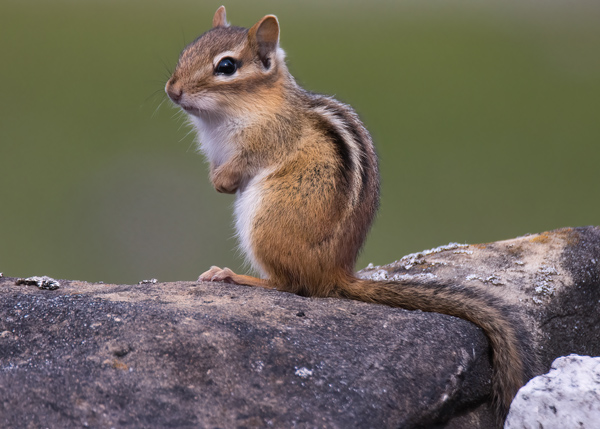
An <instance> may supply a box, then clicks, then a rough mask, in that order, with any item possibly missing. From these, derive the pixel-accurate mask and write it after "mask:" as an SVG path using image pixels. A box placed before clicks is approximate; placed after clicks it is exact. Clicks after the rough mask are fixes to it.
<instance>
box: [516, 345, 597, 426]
mask: <svg viewBox="0 0 600 429" xmlns="http://www.w3.org/2000/svg"><path fill="white" fill-rule="evenodd" d="M598 422H600V357H589V356H578V355H574V354H572V355H569V356H565V357H561V358H558V359H556V360H555V361H554V362H553V363H552V367H551V369H550V372H549V373H547V374H545V375H540V376H538V377H535V378H533V379H532V380H531V381H529V383H527V384H526V385H525V386H524V387H523V388H521V390H519V393H517V396H516V397H515V399H514V401H513V403H512V405H511V407H510V413H509V414H508V418H507V419H506V424H505V426H504V428H505V429H516V428H519V429H521V428H524V429H528V428H532V429H533V428H536V429H537V428H542V427H543V428H544V429H563V428H581V429H586V428H587V429H593V428H597V427H598Z"/></svg>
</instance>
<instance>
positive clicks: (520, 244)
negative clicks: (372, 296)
mask: <svg viewBox="0 0 600 429" xmlns="http://www.w3.org/2000/svg"><path fill="white" fill-rule="evenodd" d="M599 249H600V230H599V229H598V228H591V227H590V228H580V229H566V230H559V231H554V232H549V233H544V234H539V235H532V236H528V237H522V238H518V239H514V240H509V241H504V242H498V243H489V244H485V245H474V246H450V247H449V248H447V249H445V250H439V251H432V252H424V253H422V254H417V255H410V256H409V257H405V258H403V259H402V260H400V261H399V262H397V263H396V264H392V265H389V266H383V267H372V268H369V269H368V270H365V271H363V272H362V275H365V276H366V275H377V276H381V277H394V276H420V277H423V276H425V277H430V278H434V279H436V280H442V281H443V280H444V279H446V280H453V281H456V279H459V280H460V281H462V282H464V283H465V284H469V282H473V283H483V284H484V285H486V286H487V287H489V288H490V289H493V290H495V291H498V292H500V293H501V294H502V295H504V296H505V297H506V299H507V300H508V301H510V302H512V303H513V304H516V306H517V308H518V309H520V311H522V312H523V316H524V317H525V320H526V323H527V326H528V327H529V328H530V329H531V331H532V332H533V333H534V337H535V341H536V343H537V345H538V348H539V349H540V350H541V355H542V358H543V360H544V362H547V361H548V359H549V358H550V357H552V359H554V358H555V357H557V356H560V355H564V354H567V353H570V352H577V353H582V351H587V352H586V354H599V355H600V350H598V349H599V348H600V341H599V338H600V335H599V328H598V326H599V325H600V324H598V312H597V303H598V301H599V300H600V296H599V291H600V287H599V284H600V281H599V278H600V277H599V273H600V269H599V268H600V267H599V266H600V262H599V261H600V250H599ZM426 253H427V254H426ZM15 280H16V279H14V278H10V277H3V278H0V296H1V298H0V386H2V387H3V388H2V389H0V404H1V405H0V427H13V426H17V427H22V426H25V427H27V426H32V427H38V426H46V427H81V426H93V427H111V426H115V427H120V426H127V425H129V426H133V427H215V428H216V427H223V428H225V427H307V428H311V427H332V428H348V427H381V428H385V427H394V428H397V427H403V428H410V427H440V428H442V427H444V428H465V427H469V428H488V427H493V426H494V424H493V420H492V419H491V413H490V410H489V407H488V405H487V402H486V401H487V400H488V396H489V388H490V384H489V377H490V374H491V371H490V366H489V361H488V356H489V350H488V346H487V341H486V338H485V336H484V335H483V334H482V333H481V332H480V330H479V329H478V328H476V327H475V326H473V325H472V324H470V323H468V322H465V321H463V320H460V319H456V318H453V317H450V316H445V315H440V314H432V313H422V312H418V311H417V312H410V311H405V310H400V309H392V308H387V307H384V306H377V305H369V304H364V303H360V302H352V301H347V300H340V299H310V298H303V297H299V296H295V295H290V294H286V293H282V292H278V291H268V290H262V289H253V288H248V287H240V286H233V285H224V284H205V283H196V282H176V283H156V284H154V283H150V284H141V285H140V284H138V285H105V284H90V283H85V282H77V281H66V280H61V282H60V283H61V286H60V289H57V290H40V289H38V288H33V287H29V286H22V285H15ZM592 309H593V310H594V311H591V310H592ZM579 330H585V331H586V332H585V334H584V333H583V332H581V333H580V331H579ZM548 366H549V362H548V364H547V367H548ZM547 367H546V370H547Z"/></svg>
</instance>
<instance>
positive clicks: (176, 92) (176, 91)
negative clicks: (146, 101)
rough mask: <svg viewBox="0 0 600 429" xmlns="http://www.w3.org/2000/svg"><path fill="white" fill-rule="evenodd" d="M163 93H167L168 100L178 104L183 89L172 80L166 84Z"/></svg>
mask: <svg viewBox="0 0 600 429" xmlns="http://www.w3.org/2000/svg"><path fill="white" fill-rule="evenodd" d="M165 91H166V92H167V95H168V96H169V98H170V99H171V100H173V102H175V103H179V101H180V100H181V97H182V96H183V89H182V87H181V85H177V82H176V81H175V80H174V79H172V78H171V79H169V81H168V82H167V85H166V86H165Z"/></svg>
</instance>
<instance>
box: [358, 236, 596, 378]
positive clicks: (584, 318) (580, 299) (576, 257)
mask: <svg viewBox="0 0 600 429" xmlns="http://www.w3.org/2000/svg"><path fill="white" fill-rule="evenodd" d="M359 274H360V275H361V276H362V277H370V278H376V279H388V278H389V279H394V278H411V276H417V278H431V279H433V280H442V281H443V280H444V279H448V280H453V281H456V282H459V283H461V282H462V283H464V284H465V285H469V284H473V285H483V286H487V287H488V288H489V289H491V290H492V291H494V292H496V293H498V294H499V295H501V296H502V297H503V298H504V299H505V300H506V301H508V302H509V303H511V304H513V306H514V308H515V309H516V310H518V311H520V313H521V316H522V317H523V319H524V321H525V323H526V324H527V325H528V327H529V329H530V331H531V333H532V335H533V337H534V340H535V342H536V344H537V349H538V352H539V356H540V359H541V362H542V366H543V368H545V370H548V369H549V368H550V365H551V363H552V361H553V360H554V359H556V358H557V357H560V356H564V355H568V354H570V353H576V354H581V355H591V356H597V355H600V323H599V319H600V315H599V312H598V308H599V305H600V228H599V227H583V228H563V229H558V230H555V231H550V232H544V233H541V234H535V235H527V236H524V237H519V238H515V239H511V240H505V241H498V242H494V243H485V244H474V245H464V244H456V243H451V244H449V245H447V246H442V247H440V248H437V249H431V250H426V251H423V252H420V253H415V254H412V255H407V256H405V257H403V258H402V259H400V260H399V261H396V262H394V263H392V264H389V265H383V266H369V267H367V268H366V269H364V270H362V271H360V272H359Z"/></svg>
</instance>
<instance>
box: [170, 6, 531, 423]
mask: <svg viewBox="0 0 600 429" xmlns="http://www.w3.org/2000/svg"><path fill="white" fill-rule="evenodd" d="M166 92H167V94H168V96H169V97H170V98H171V100H172V101H173V102H175V103H176V104H177V105H179V106H180V107H181V108H182V109H183V110H185V111H186V112H187V113H188V114H189V117H190V120H191V123H192V124H193V126H194V127H195V128H196V129H197V132H198V136H199V141H200V145H201V146H200V147H201V150H202V151H203V152H204V154H205V155H206V157H207V158H208V160H209V162H210V180H211V181H212V184H213V186H214V187H215V189H216V190H217V191H219V192H225V193H237V199H236V203H235V217H236V229H237V234H238V237H239V240H240V242H241V248H242V249H243V250H244V252H245V254H246V256H247V257H248V259H249V260H250V262H251V263H252V266H253V267H254V268H255V269H256V270H257V271H258V272H259V273H260V274H261V277H262V278H256V277H251V276H247V275H240V274H235V273H234V272H232V271H231V270H229V269H228V268H224V269H221V268H218V267H214V266H213V267H211V268H210V270H208V271H206V272H205V273H204V274H202V275H201V276H200V278H199V280H201V281H225V282H229V283H236V284H240V285H249V286H261V287H265V288H273V289H277V290H282V291H287V292H293V293H297V294H300V295H304V296H312V297H343V298H349V299H354V300H359V301H364V302H371V303H379V304H385V305H389V306H392V307H402V308H405V309H408V310H422V311H429V312H437V313H444V314H449V315H452V316H456V317H460V318H463V319H466V320H468V321H471V322H473V323H475V324H476V325H478V326H479V327H481V328H482V329H483V331H484V332H485V334H486V335H487V337H488V339H489V341H490V343H491V347H492V362H493V381H492V384H493V402H494V404H495V406H496V409H497V413H498V415H499V417H500V418H501V419H502V418H504V416H505V415H506V413H507V412H508V408H509V405H510V403H511V401H512V399H513V397H514V395H515V394H516V392H517V390H518V389H519V388H520V387H521V386H522V385H523V384H524V383H525V382H527V380H528V379H529V378H530V377H531V376H532V375H533V371H534V367H535V363H534V358H533V357H532V356H533V353H532V352H531V346H530V344H529V343H528V340H527V339H526V334H525V332H524V329H523V328H522V327H521V324H520V321H519V320H518V318H516V317H515V316H513V315H511V313H510V311H511V310H510V308H509V307H508V306H506V305H505V304H503V303H502V301H501V300H499V299H498V298H495V297H494V296H492V295H490V294H489V293H488V292H487V291H485V290H483V289H480V288H466V287H464V286H460V285H441V284H437V283H431V282H427V283H426V282H423V283H420V282H417V283H411V284H409V283H405V282H397V281H393V282H392V281H382V282H379V281H371V280H362V279H358V278H357V277H356V276H355V274H354V264H355V262H356V258H357V255H358V253H359V250H360V248H361V246H362V244H363V242H364V240H365V237H366V235H367V232H368V230H369V228H370V226H371V223H372V221H373V218H374V216H375V212H376V210H377V207H378V202H379V172H378V166H377V157H376V154H375V150H374V148H373V143H372V141H371V137H370V135H369V133H368V132H367V130H366V129H365V127H364V126H363V124H362V123H361V121H360V119H359V118H358V116H357V115H356V113H355V112H354V111H353V110H352V108H351V107H350V106H348V105H346V104H343V103H340V102H339V101H337V100H335V99H334V98H332V97H328V96H324V95H319V94H313V93H311V92H309V91H306V90H304V89H302V88H301V87H300V86H298V84H297V83H296V81H295V80H294V78H293V77H292V75H291V74H290V73H289V71H288V68H287V66H286V63H285V59H284V52H283V50H282V49H281V48H280V47H279V23H278V21H277V18H276V17H275V16H273V15H267V16H265V17H264V18H262V19H261V20H260V21H259V22H258V23H257V24H255V25H254V26H253V27H252V28H250V29H245V28H240V27H234V26H230V25H229V24H228V23H227V21H226V16H225V8H224V7H223V6H221V7H220V8H219V9H218V10H217V12H216V13H215V15H214V18H213V26H212V29H211V30H209V31H207V32H206V33H204V34H203V35H201V36H200V37H198V38H197V39H196V40H195V41H194V42H192V43H191V44H190V45H189V46H187V47H186V48H185V49H184V50H183V52H182V53H181V56H180V57H179V62H178V64H177V67H176V69H175V71H174V73H173V75H172V76H171V78H170V79H169V81H168V82H167V85H166Z"/></svg>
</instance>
